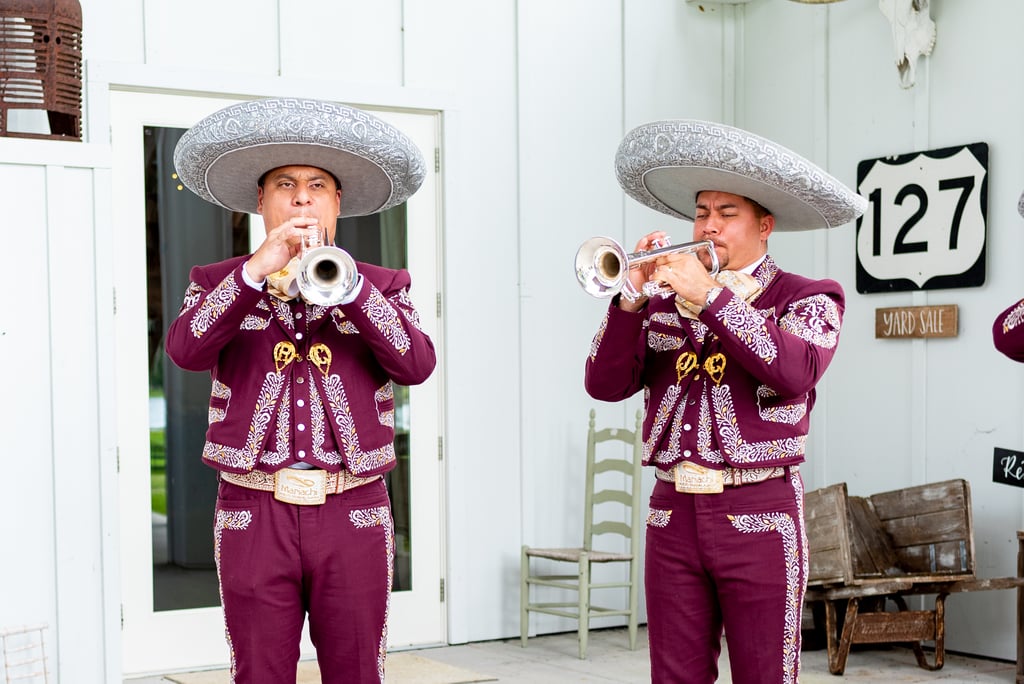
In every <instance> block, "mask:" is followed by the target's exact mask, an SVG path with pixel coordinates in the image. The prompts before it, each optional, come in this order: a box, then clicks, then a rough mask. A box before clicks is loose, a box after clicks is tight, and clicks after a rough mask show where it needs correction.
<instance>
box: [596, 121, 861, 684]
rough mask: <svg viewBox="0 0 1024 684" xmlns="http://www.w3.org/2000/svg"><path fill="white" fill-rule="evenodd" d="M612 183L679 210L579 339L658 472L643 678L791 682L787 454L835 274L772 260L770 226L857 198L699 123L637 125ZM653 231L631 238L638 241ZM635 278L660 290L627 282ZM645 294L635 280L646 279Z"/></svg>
mask: <svg viewBox="0 0 1024 684" xmlns="http://www.w3.org/2000/svg"><path fill="white" fill-rule="evenodd" d="M616 173H617V177H618V180H619V183H620V184H621V185H622V187H623V189H624V190H625V191H626V193H627V194H629V195H630V196H631V197H633V198H634V199H636V200H638V201H640V202H641V203H643V204H645V205H647V206H649V207H651V208H653V209H656V210H658V211H662V212H664V213H667V214H669V215H672V216H676V217H681V218H686V219H691V220H693V240H694V241H699V240H710V241H712V243H713V245H714V251H715V254H716V255H717V257H718V261H719V264H720V268H721V272H720V273H719V274H718V276H717V277H715V278H713V277H712V276H711V275H710V274H709V273H708V269H707V268H706V265H705V264H704V263H702V260H703V261H709V259H708V257H707V255H706V254H695V253H694V252H693V251H692V250H688V251H678V252H671V251H670V252H667V253H665V254H663V255H661V256H659V257H658V258H657V259H655V260H653V261H646V262H644V263H642V264H640V265H638V267H637V268H634V269H632V270H631V272H630V275H629V278H630V281H631V285H632V288H623V291H622V293H620V294H619V295H617V296H616V297H614V298H613V299H612V301H611V305H610V307H609V310H608V312H607V314H606V315H605V317H604V320H603V321H602V323H601V326H600V328H599V329H598V332H597V335H596V336H595V338H594V341H593V344H592V346H591V353H590V356H589V358H588V359H587V364H586V389H587V392H588V393H589V394H590V395H591V396H592V397H594V398H595V399H601V400H605V401H619V400H622V399H626V398H627V397H630V396H632V395H633V394H635V393H636V392H638V391H640V390H643V392H644V399H645V405H646V414H647V415H646V418H645V421H644V431H643V432H644V450H643V453H644V462H645V465H650V466H653V467H654V468H655V473H656V476H657V482H656V484H655V488H654V491H653V493H652V496H651V502H650V515H649V517H648V520H647V550H646V554H647V555H646V560H645V587H646V594H647V617H648V634H649V639H650V657H651V678H652V681H654V682H672V683H674V684H678V683H693V684H705V683H710V682H714V681H715V680H716V679H717V676H718V655H719V653H720V651H721V638H722V634H723V628H724V633H725V634H726V635H727V638H728V640H729V659H730V663H731V669H732V677H733V681H734V682H737V683H739V684H743V683H747V684H751V683H755V682H757V683H760V682H796V681H797V677H798V674H799V663H800V622H801V608H802V604H803V595H804V591H805V588H806V567H807V548H806V545H805V535H804V520H803V484H802V481H801V479H800V475H799V472H798V464H800V463H801V462H802V461H803V460H804V445H805V441H806V437H807V431H808V426H809V412H810V410H811V408H812V406H813V405H814V398H815V389H814V388H815V385H816V384H817V382H818V381H819V380H820V379H821V377H822V375H823V374H824V373H825V370H826V368H827V367H828V365H829V362H830V361H831V360H832V356H833V354H834V353H835V351H836V345H837V343H838V338H839V330H840V324H841V320H842V315H843V310H844V295H843V291H842V288H841V287H840V285H839V284H838V283H836V282H834V281H832V280H810V279H808V278H804V277H802V276H798V275H795V274H792V273H787V272H785V271H783V270H781V269H780V268H779V267H778V265H776V263H775V261H774V260H773V259H772V257H771V256H770V255H769V254H768V238H769V236H771V234H772V232H773V231H774V230H789V231H795V230H810V229H815V228H830V227H834V226H837V225H841V224H843V223H846V222H848V221H850V220H853V219H854V218H856V217H857V216H859V215H860V214H861V213H863V211H864V209H865V207H866V202H865V200H864V199H863V198H861V197H859V196H858V195H856V194H854V193H853V192H851V191H850V190H849V189H848V188H846V187H845V186H844V185H843V184H842V183H840V182H839V181H837V180H836V179H834V178H832V177H831V176H829V175H828V174H826V173H824V172H823V171H822V170H821V169H818V168H817V167H815V166H814V165H813V164H811V163H810V162H808V161H806V160H804V159H801V158H800V157H799V156H798V155H795V154H793V153H792V152H790V151H789V150H786V149H784V148H781V147H780V146H778V145H776V144H775V143H772V142H771V141H768V140H764V139H763V138H760V137H758V136H755V135H753V134H751V133H748V132H746V131H741V130H738V129H734V128H731V127H728V126H723V125H719V124H714V123H708V122H702V121H690V120H683V121H661V122H655V123H652V124H647V125H644V126H640V127H638V128H636V129H634V130H633V131H631V132H630V133H629V134H628V135H627V136H626V137H625V139H624V140H623V142H622V144H621V145H620V147H619V151H618V154H617V156H616ZM662 237H664V234H663V233H661V232H654V233H651V234H649V235H646V236H645V237H643V238H641V239H640V241H639V242H638V243H637V246H636V250H637V252H644V251H648V250H650V249H651V248H652V247H653V246H654V245H655V241H657V240H659V239H660V238H662ZM647 281H655V282H658V283H660V284H662V285H663V286H664V288H665V289H666V290H667V296H662V295H659V294H654V295H653V296H651V297H648V296H646V295H644V294H643V286H644V284H645V282H647ZM648 291H650V290H648Z"/></svg>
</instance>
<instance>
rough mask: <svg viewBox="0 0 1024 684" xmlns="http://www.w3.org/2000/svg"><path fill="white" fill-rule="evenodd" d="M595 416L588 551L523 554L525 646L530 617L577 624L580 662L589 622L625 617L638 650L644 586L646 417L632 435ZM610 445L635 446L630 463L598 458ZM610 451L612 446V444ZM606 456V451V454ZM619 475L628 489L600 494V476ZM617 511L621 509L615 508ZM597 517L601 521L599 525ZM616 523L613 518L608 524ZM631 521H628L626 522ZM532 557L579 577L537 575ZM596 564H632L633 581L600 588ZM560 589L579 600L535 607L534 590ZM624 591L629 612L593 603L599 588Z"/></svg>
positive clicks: (587, 518)
mask: <svg viewBox="0 0 1024 684" xmlns="http://www.w3.org/2000/svg"><path fill="white" fill-rule="evenodd" d="M594 416H595V412H594V410H593V409H591V411H590V426H589V428H588V430H587V471H586V480H585V486H586V490H585V491H586V495H585V507H584V513H583V546H581V547H579V548H563V549H540V548H532V547H529V546H524V547H523V549H522V565H521V572H520V596H519V604H520V613H519V627H520V633H521V639H522V645H523V647H524V648H525V647H526V642H527V639H528V633H529V627H530V612H531V611H532V612H536V613H546V614H548V615H557V616H560V617H565V618H570V619H575V620H577V621H578V623H579V625H578V632H579V649H580V658H581V659H583V658H586V655H587V632H588V630H589V627H590V620H591V619H592V618H596V617H608V616H612V615H625V616H627V617H628V624H629V647H630V649H635V648H636V633H637V618H638V602H639V587H640V562H641V558H640V557H639V548H640V544H639V540H640V534H641V533H642V532H643V527H642V523H643V518H642V517H641V513H642V508H643V501H642V500H641V484H642V478H641V469H642V462H641V461H642V458H641V455H642V450H643V435H642V430H641V424H642V418H643V414H642V412H641V411H637V414H636V427H635V428H634V429H633V430H624V429H621V428H605V429H603V430H597V429H596V428H595V427H594ZM605 442H613V443H614V442H618V443H619V445H618V447H619V448H618V449H615V450H614V451H616V454H619V452H620V450H621V449H622V445H623V444H626V445H629V446H631V447H632V450H631V452H630V456H629V458H628V459H626V458H622V457H618V456H617V457H615V458H611V457H609V458H603V459H598V457H597V456H598V454H597V452H598V448H597V447H598V445H599V444H602V443H605ZM609 450H611V445H609ZM602 451H604V450H602ZM608 472H618V473H622V474H623V475H624V476H625V480H626V484H625V486H624V487H622V488H619V489H607V488H605V489H601V488H600V485H599V484H598V482H597V481H598V476H599V475H601V474H602V473H608ZM602 504H620V505H621V509H622V510H623V514H622V515H621V516H619V517H612V516H611V515H609V512H610V511H609V507H607V506H605V507H601V508H599V507H600V506H601V505H602ZM615 508H618V507H615ZM595 513H597V515H599V516H600V518H601V521H600V522H594V518H595ZM609 518H612V519H609ZM623 520H628V521H629V522H628V523H627V522H623ZM599 535H615V536H617V537H622V538H623V539H624V544H620V545H619V548H621V547H622V546H623V545H624V546H625V547H626V550H625V551H614V552H611V551H600V550H597V549H595V548H594V538H595V537H597V536H599ZM531 558H538V559H544V560H543V561H542V562H544V563H546V565H547V566H550V565H551V561H554V562H556V563H572V564H573V565H575V566H576V571H575V573H574V574H542V573H538V574H534V573H533V572H532V571H531V562H530V559H531ZM594 563H627V564H628V579H627V580H626V581H624V582H623V581H620V582H602V583H596V582H594V581H593V580H592V575H591V568H592V566H593V564H594ZM531 585H533V586H543V587H557V588H559V589H566V590H569V591H574V592H576V593H577V600H576V601H569V602H536V601H531V600H530V586H531ZM611 588H624V589H626V590H627V600H626V607H624V608H609V607H601V606H596V605H594V604H592V603H591V592H593V591H594V590H595V589H611Z"/></svg>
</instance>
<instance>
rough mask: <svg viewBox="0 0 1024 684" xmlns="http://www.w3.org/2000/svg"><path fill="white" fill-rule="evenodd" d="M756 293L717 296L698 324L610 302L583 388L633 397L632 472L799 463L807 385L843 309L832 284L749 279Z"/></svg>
mask: <svg viewBox="0 0 1024 684" xmlns="http://www.w3.org/2000/svg"><path fill="white" fill-rule="evenodd" d="M753 275H754V278H755V279H756V280H757V281H758V283H759V284H760V285H761V286H762V289H761V291H760V294H758V295H756V296H755V297H754V298H753V300H752V301H751V302H749V303H748V302H745V301H743V300H742V299H740V298H739V297H737V296H736V295H734V294H733V293H732V292H731V291H730V290H728V289H726V290H723V291H722V293H721V294H719V295H718V297H716V298H715V299H714V301H713V302H712V304H711V306H710V307H709V308H708V309H707V310H705V311H703V312H701V314H700V316H699V320H691V319H688V318H684V317H682V316H680V315H679V313H678V311H677V310H676V306H675V301H674V299H672V298H669V299H662V298H660V297H654V298H652V299H650V300H648V303H647V306H646V307H645V308H644V309H642V310H640V311H639V312H637V313H630V312H626V311H623V310H621V309H619V308H618V306H617V303H616V302H613V303H612V304H611V306H610V307H609V310H608V313H607V315H606V316H605V318H604V321H603V322H602V323H601V326H600V328H599V330H598V332H597V335H596V336H595V337H594V341H593V343H592V346H591V351H590V357H589V358H588V359H587V364H586V380H585V381H586V389H587V392H588V393H589V394H590V395H591V396H592V397H594V398H595V399H601V400H605V401H619V400H622V399H625V398H627V397H630V396H632V395H633V394H634V393H636V392H637V391H639V390H640V389H643V390H644V403H645V407H646V414H647V415H646V418H645V420H644V429H643V436H644V463H645V465H651V464H653V465H655V466H657V467H660V468H662V469H666V470H667V469H668V468H670V467H671V466H672V465H674V464H675V463H677V462H679V461H681V460H683V459H690V460H692V461H694V462H696V463H700V464H701V465H704V466H706V467H711V468H723V467H725V466H726V465H729V466H732V467H737V468H763V467H769V466H779V465H792V464H796V463H800V462H802V461H803V460H804V443H805V441H806V438H807V430H808V427H809V424H810V418H809V414H810V410H811V407H812V406H813V405H814V397H815V393H814V386H815V384H817V382H818V380H819V379H821V376H822V375H823V374H824V373H825V369H826V368H827V367H828V365H829V362H830V361H831V360H832V356H833V354H835V351H836V345H837V343H838V341H839V329H840V325H841V322H842V315H843V311H844V307H845V300H844V296H843V290H842V288H841V287H840V285H839V283H837V282H835V281H832V280H810V279H808V278H804V277H801V276H798V275H795V274H792V273H786V272H784V271H781V270H779V268H778V267H777V266H776V264H775V262H774V261H773V260H772V258H771V257H766V258H765V260H764V261H763V262H762V263H761V264H760V265H759V266H758V267H757V269H756V270H755V271H754V274H753Z"/></svg>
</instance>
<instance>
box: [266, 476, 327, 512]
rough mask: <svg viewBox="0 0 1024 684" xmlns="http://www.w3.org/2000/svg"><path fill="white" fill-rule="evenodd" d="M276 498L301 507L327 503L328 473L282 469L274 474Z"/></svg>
mask: <svg viewBox="0 0 1024 684" xmlns="http://www.w3.org/2000/svg"><path fill="white" fill-rule="evenodd" d="M274 498H275V499H277V500H278V501H283V502H284V503H290V504H297V505H299V506H316V505H318V504H322V503H323V502H325V501H327V471H326V470H299V469H298V468H282V469H281V470H278V471H276V472H275V473H274Z"/></svg>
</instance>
